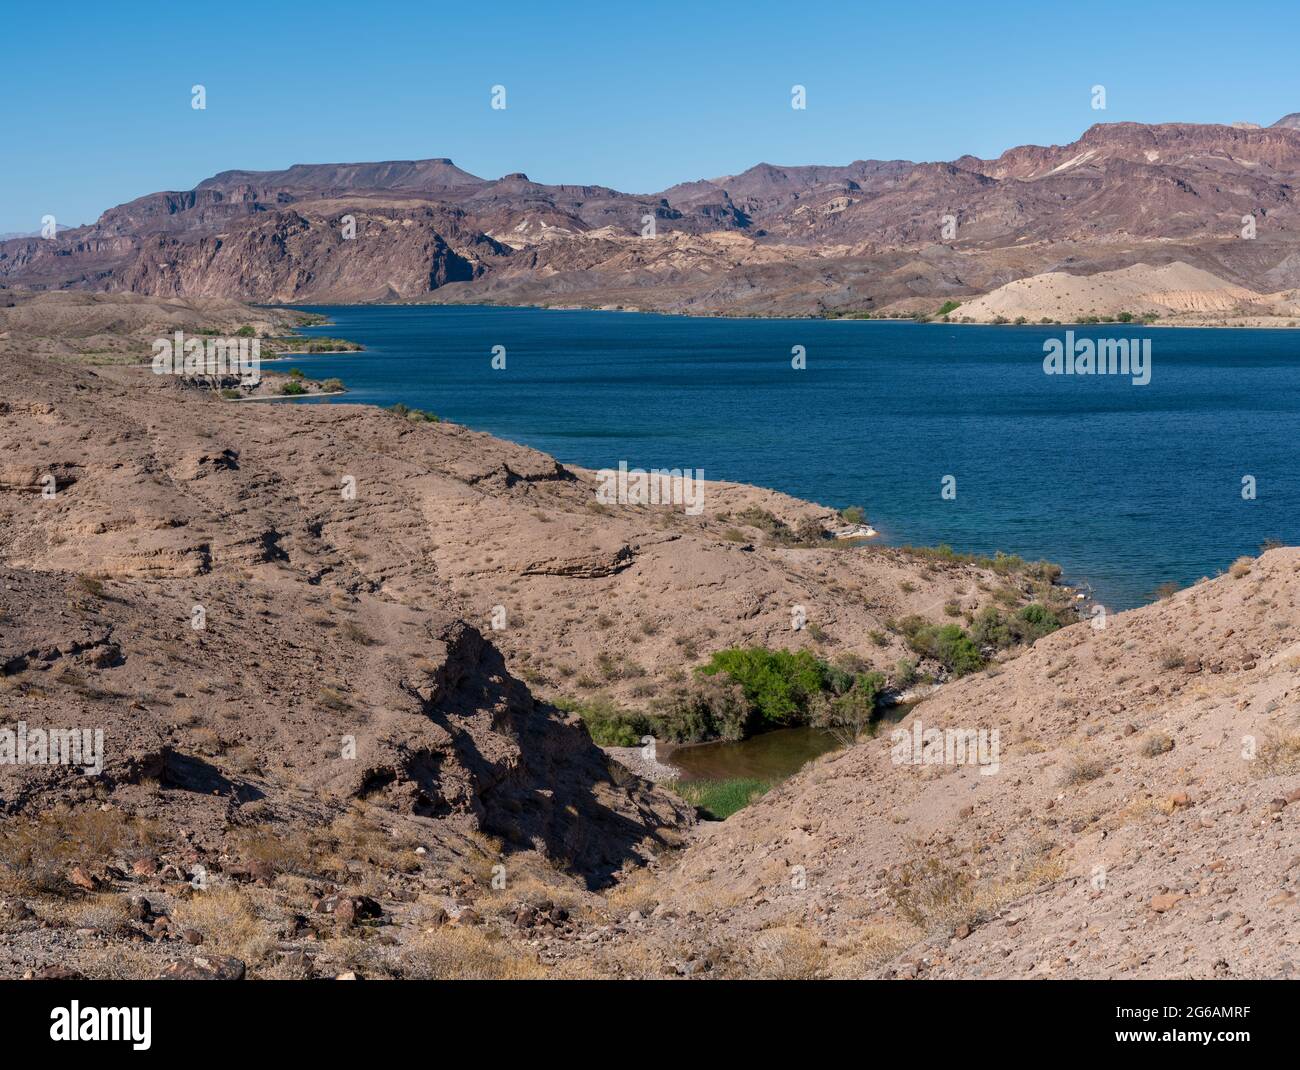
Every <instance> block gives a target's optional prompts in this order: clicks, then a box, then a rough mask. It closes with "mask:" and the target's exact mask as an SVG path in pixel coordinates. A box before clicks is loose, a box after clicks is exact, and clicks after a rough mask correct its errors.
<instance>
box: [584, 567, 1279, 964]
mask: <svg viewBox="0 0 1300 1070" xmlns="http://www.w3.org/2000/svg"><path fill="white" fill-rule="evenodd" d="M1103 620H1104V625H1105V626H1104V627H1100V628H1097V627H1094V626H1093V623H1092V622H1083V623H1079V624H1076V625H1073V626H1071V627H1069V628H1066V629H1063V630H1062V631H1060V632H1057V633H1055V634H1053V635H1050V636H1048V637H1046V638H1044V639H1040V640H1039V641H1038V642H1037V643H1036V644H1035V645H1034V646H1033V648H1032V649H1031V650H1030V651H1029V652H1028V653H1026V654H1024V655H1022V656H1021V657H1019V658H1017V659H1015V660H1014V661H1011V662H1008V663H1006V664H1004V665H1001V666H998V667H996V668H995V669H993V670H990V671H988V672H987V673H982V674H978V675H976V676H972V677H967V678H964V679H962V680H960V681H957V682H956V683H953V684H950V685H949V686H947V687H945V688H944V689H943V690H942V691H940V692H939V693H938V694H937V695H935V696H934V697H933V698H930V699H928V700H926V701H924V702H922V703H921V704H920V705H918V706H917V707H915V708H914V710H913V711H912V713H911V715H910V717H909V719H908V720H907V721H905V722H904V723H903V724H902V726H901V728H902V729H903V730H907V731H912V730H914V729H913V725H914V722H920V723H921V725H922V729H923V730H929V729H939V730H942V731H945V732H946V731H949V730H954V729H958V730H963V731H967V730H971V731H978V730H981V729H985V730H993V729H996V730H997V731H998V732H999V751H998V752H997V754H996V757H997V758H998V761H997V762H996V770H995V771H986V770H985V769H983V768H981V766H980V764H975V763H971V764H961V763H958V762H956V761H954V760H953V757H956V756H957V755H958V754H959V752H957V751H955V750H954V751H951V752H950V753H951V754H952V756H953V757H949V758H947V760H939V761H937V762H934V763H926V764H911V763H910V762H906V763H899V762H898V761H897V760H896V759H897V758H898V757H899V754H898V753H897V751H896V749H895V746H896V743H897V741H896V740H895V739H893V738H892V737H891V736H890V735H889V733H888V732H882V733H881V735H880V736H879V737H878V738H876V739H874V740H871V741H868V742H864V743H861V744H859V745H857V746H855V747H852V748H850V749H848V750H846V751H841V752H837V753H835V754H832V755H829V756H827V757H825V758H823V759H820V760H819V761H817V762H815V763H814V764H812V765H811V766H809V767H806V768H805V769H804V771H803V772H801V773H800V774H799V775H798V776H796V777H795V778H793V779H792V780H790V781H788V782H786V783H785V784H784V785H782V786H781V787H779V788H777V789H776V790H774V791H772V792H770V793H769V794H767V795H766V796H764V797H763V798H762V799H761V800H759V801H758V802H755V803H753V804H751V805H750V806H749V807H747V808H746V809H744V810H742V811H740V812H739V813H738V814H736V815H735V816H734V817H732V818H730V819H729V820H727V821H726V822H723V823H722V824H715V825H712V826H710V827H709V828H708V829H707V830H706V831H705V832H704V833H703V835H702V838H701V839H700V840H699V841H698V842H696V843H695V844H694V845H693V846H692V847H691V848H690V849H689V850H687V851H686V852H684V853H683V854H682V855H681V856H680V857H679V859H678V860H677V862H676V863H675V864H674V865H673V866H672V867H671V868H669V869H668V870H667V871H666V872H665V873H664V874H662V875H661V876H659V877H658V878H657V879H652V880H646V881H643V882H641V883H640V884H638V885H634V886H632V887H631V888H629V889H627V890H626V891H625V893H624V894H625V896H626V899H625V900H624V904H625V905H624V909H625V910H626V909H628V908H629V907H630V908H633V909H635V914H632V913H631V912H630V911H629V915H628V916H629V918H630V920H629V921H628V922H627V924H626V929H627V932H626V934H625V935H624V936H623V937H622V939H621V941H619V942H616V943H614V944H613V945H611V947H610V948H609V950H608V952H607V953H608V956H609V958H610V960H611V961H613V962H617V963H619V964H620V965H621V966H622V967H623V968H628V969H633V970H640V971H644V972H650V973H653V972H656V971H657V970H659V969H661V968H663V967H664V966H665V965H666V964H673V963H676V964H682V963H685V964H687V965H688V967H689V969H688V970H687V972H692V973H694V972H709V973H713V974H721V975H732V976H737V975H744V976H750V975H754V974H758V975H762V976H795V977H804V976H807V977H811V976H840V977H844V976H882V977H908V978H912V977H966V978H975V977H1153V978H1179V977H1207V978H1209V977H1290V976H1294V975H1295V974H1296V970H1297V966H1300V913H1298V911H1300V805H1297V803H1300V717H1298V716H1297V699H1298V698H1300V551H1298V550H1296V549H1275V550H1271V551H1269V552H1267V553H1265V554H1264V555H1263V556H1262V557H1260V558H1259V559H1258V560H1255V561H1250V560H1249V559H1243V560H1242V561H1240V562H1238V563H1237V564H1235V565H1234V566H1233V568H1232V569H1231V572H1230V574H1228V575H1224V576H1220V577H1219V578H1217V579H1213V580H1205V581H1202V582H1201V583H1199V584H1197V585H1195V586H1194V587H1192V588H1189V589H1187V590H1184V591H1182V592H1179V593H1178V594H1176V595H1173V596H1172V597H1170V598H1168V599H1167V600H1165V601H1162V602H1159V603H1157V604H1154V605H1151V606H1148V607H1145V608H1142V609H1138V610H1133V611H1130V612H1126V613H1123V614H1119V615H1116V616H1112V617H1110V618H1108V619H1106V618H1101V619H1099V621H1098V623H1101V622H1102V621H1103ZM989 738H991V737H989ZM943 751H944V748H943V746H942V745H941V746H940V747H939V749H938V751H935V752H932V753H935V754H938V755H940V757H941V758H942V757H943V756H944V755H943ZM910 753H911V752H910V751H909V752H907V753H906V754H905V755H904V756H909V755H910ZM985 764H986V765H988V764H989V763H985ZM990 768H991V766H990Z"/></svg>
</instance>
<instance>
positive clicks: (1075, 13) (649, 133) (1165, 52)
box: [0, 0, 1300, 232]
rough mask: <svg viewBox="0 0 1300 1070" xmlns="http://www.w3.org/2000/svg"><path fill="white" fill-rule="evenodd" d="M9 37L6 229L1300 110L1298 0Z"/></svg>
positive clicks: (1060, 138) (20, 22) (56, 13)
mask: <svg viewBox="0 0 1300 1070" xmlns="http://www.w3.org/2000/svg"><path fill="white" fill-rule="evenodd" d="M3 22H4V30H5V37H6V46H5V48H4V51H3V55H2V56H0V232H5V231H31V230H36V229H39V227H40V218H41V216H43V215H45V214H47V213H48V214H53V215H55V216H56V217H57V219H58V220H59V222H60V223H65V224H71V225H75V224H79V223H83V222H90V221H92V220H93V219H94V218H95V217H96V216H97V215H98V214H99V213H100V212H101V211H103V210H104V209H105V208H108V207H110V206H112V205H114V204H118V203H120V202H122V201H125V200H129V199H131V198H133V197H136V196H139V195H141V194H144V193H148V192H153V191H156V190H163V189H178V190H179V189H189V188H192V187H193V186H194V184H195V183H197V182H198V181H199V180H201V179H202V178H204V177H206V176H208V175H210V174H213V173H214V172H217V171H220V170H224V169H227V168H253V169H273V168H279V167H284V166H287V165H289V164H292V163H300V162H311V163H319V162H335V161H358V160H380V159H412V158H419V157H428V156H449V157H451V158H452V159H453V160H455V161H456V163H457V164H459V165H460V166H461V167H464V168H465V169H466V170H469V171H472V172H474V173H475V174H478V175H483V176H485V177H498V176H500V175H502V174H506V173H508V172H511V171H524V172H526V173H527V174H528V175H529V176H530V177H531V178H533V179H535V180H537V181H541V182H562V181H563V182H588V183H599V184H602V185H607V186H613V187H615V188H616V189H621V190H626V191H631V192H651V191H655V190H659V189H662V188H664V187H666V186H669V185H671V184H673V183H674V182H679V181H684V180H688V179H693V178H702V177H714V176H717V175H723V174H729V173H734V172H736V171H740V170H743V169H744V168H746V167H749V166H751V165H752V164H755V163H758V162H760V161H768V162H771V163H778V164H795V163H846V162H848V161H850V160H854V159H859V158H881V159H893V158H900V157H901V158H906V159H915V160H935V159H945V160H946V159H953V158H955V157H957V156H959V155H961V154H962V153H966V152H971V153H974V154H976V155H980V156H993V155H996V154H998V153H999V152H1001V151H1002V150H1003V149H1005V148H1007V147H1009V146H1011V145H1015V144H1022V143H1026V142H1031V143H1039V144H1051V143H1062V142H1068V141H1071V140H1073V139H1074V138H1076V137H1077V136H1078V135H1079V134H1080V133H1082V132H1083V130H1085V129H1086V128H1087V127H1088V126H1089V125H1091V124H1092V123H1093V122H1096V121H1098V120H1104V121H1120V120H1138V121H1142V122H1158V121H1171V120H1184V121H1199V122H1232V121H1233V120H1238V119H1244V120H1250V121H1255V122H1261V123H1264V124H1267V123H1271V122H1273V121H1274V120H1276V119H1278V118H1279V117H1281V116H1282V115H1284V114H1286V113H1287V112H1291V111H1300V61H1298V60H1297V54H1296V48H1297V44H1296V42H1297V40H1300V34H1297V32H1296V31H1297V30H1298V29H1300V4H1297V3H1296V0H1285V2H1284V0H1276V2H1274V0H1267V2H1251V0H1244V2H1241V3H1235V4H1230V5H1224V4H1222V3H1218V2H1216V3H1202V2H1199V0H1191V2H1184V3H1164V2H1154V3H1144V2H1133V3H1109V2H1099V0H1084V2H1082V3H1069V4H1066V3H1060V4H1057V3H1052V2H1042V0H1040V2H1036V3H1020V2H1016V3H993V4H972V3H970V2H969V0H967V2H963V3H960V4H958V3H952V2H948V0H934V2H930V3H918V2H907V3H888V4H885V3H876V2H871V0H858V2H856V3H844V4H823V3H809V2H796V0H780V2H772V3H769V2H765V0H748V2H735V3H730V2H723V3H717V2H709V0H695V2H691V3H676V2H674V3H662V4H654V3H631V2H627V3H621V2H618V0H612V2H611V0H602V2H600V3H590V4H585V3H584V4H544V3H540V2H539V3H530V4H524V3H515V2H513V0H478V2H461V3H456V4H444V3H438V2H432V0H424V2H420V3H396V2H384V0H367V2H365V3H338V2H329V0H326V2H323V3H321V2H317V3H297V2H294V0H269V2H265V0H264V2H262V3H258V4H246V3H242V2H239V0H221V2H217V3H175V2H172V3H129V2H128V3H121V4H119V3H109V2H106V0H101V2H99V3H93V4H92V3H82V2H80V0H60V2H59V3H58V4H57V5H45V4H39V3H23V4H19V3H17V2H15V0H4V12H3ZM195 83H202V84H203V85H204V86H206V89H207V94H208V99H207V105H208V106H207V110H206V111H195V110H193V109H192V108H191V106H190V87H191V86H192V85H194V84H195ZM498 83H499V84H503V85H505V86H506V90H507V104H508V107H507V108H506V110H505V111H493V110H492V109H491V108H490V107H489V94H490V90H491V87H492V86H493V85H494V84H498ZM796 83H800V84H803V85H805V86H807V91H808V107H807V110H805V111H795V110H793V109H791V107H790V87H791V86H792V85H794V84H796ZM1097 83H1100V84H1103V85H1105V86H1106V90H1107V105H1108V107H1107V110H1106V111H1104V112H1097V111H1094V110H1093V109H1092V108H1091V106H1090V94H1089V90H1090V88H1091V87H1092V86H1093V85H1094V84H1097Z"/></svg>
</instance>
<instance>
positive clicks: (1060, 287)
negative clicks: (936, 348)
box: [952, 261, 1300, 323]
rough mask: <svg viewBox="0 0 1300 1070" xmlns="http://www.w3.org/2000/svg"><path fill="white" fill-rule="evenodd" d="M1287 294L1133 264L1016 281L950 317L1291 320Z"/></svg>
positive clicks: (1169, 267) (1199, 272)
mask: <svg viewBox="0 0 1300 1070" xmlns="http://www.w3.org/2000/svg"><path fill="white" fill-rule="evenodd" d="M1298 307H1300V306H1297V305H1296V303H1295V302H1294V300H1290V299H1288V297H1287V295H1282V294H1279V295H1267V294H1259V293H1256V292H1254V291H1253V290H1248V289H1246V288H1245V287H1243V286H1237V285H1235V284H1233V283H1231V282H1228V281H1226V280H1225V279H1221V278H1219V277H1218V276H1216V275H1214V274H1212V273H1210V272H1209V271H1205V270H1203V269H1202V268H1197V267H1193V266H1191V265H1190V264H1186V263H1183V262H1182V261H1175V262H1174V263H1172V264H1162V265H1160V266H1158V267H1153V266H1151V265H1149V264H1134V265H1133V266H1132V267H1126V268H1121V269H1119V270H1117V271H1101V272H1097V273H1096V274H1093V275H1073V274H1069V273H1067V272H1063V271H1049V272H1046V273H1045V274H1042V275H1033V276H1031V277H1029V278H1024V279H1017V280H1015V281H1014V282H1009V283H1007V284H1006V285H1005V286H1000V287H998V288H997V289H996V290H993V291H992V292H990V293H987V294H985V295H984V296H983V297H977V298H975V299H974V300H971V301H967V302H964V303H963V304H962V305H961V307H960V308H959V309H958V310H957V311H956V312H954V313H953V314H952V315H953V318H955V319H958V320H961V319H969V320H972V321H974V322H977V323H988V322H992V321H994V320H1012V321H1014V320H1016V319H1019V318H1021V317H1023V318H1025V319H1027V320H1029V321H1030V322H1033V323H1037V322H1039V321H1041V320H1043V319H1047V320H1051V321H1059V322H1063V323H1071V322H1077V321H1078V320H1080V319H1081V318H1083V317H1086V316H1111V317H1114V316H1118V315H1119V314H1120V313H1123V312H1129V313H1132V314H1133V315H1134V316H1143V315H1146V314H1149V313H1152V314H1155V315H1156V316H1158V317H1160V318H1161V319H1167V318H1170V317H1173V318H1179V317H1187V316H1221V315H1234V316H1235V315H1254V316H1267V315H1279V316H1281V315H1294V314H1295V313H1296V311H1297V308H1298Z"/></svg>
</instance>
